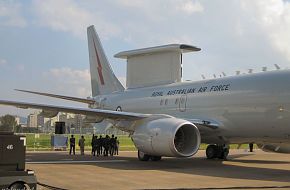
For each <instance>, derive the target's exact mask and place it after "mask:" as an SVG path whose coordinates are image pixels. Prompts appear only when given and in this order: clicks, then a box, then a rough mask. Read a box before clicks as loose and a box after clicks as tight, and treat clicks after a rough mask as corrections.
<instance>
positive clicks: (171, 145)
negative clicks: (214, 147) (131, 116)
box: [132, 118, 200, 157]
mask: <svg viewBox="0 0 290 190" xmlns="http://www.w3.org/2000/svg"><path fill="white" fill-rule="evenodd" d="M132 140H133V142H134V144H135V146H136V147H137V149H138V150H139V151H142V152H144V153H146V154H148V155H153V156H170V157H189V156H192V155H194V154H195V153H196V152H197V151H198V149H199V146H200V133H199V130H198V128H197V127H196V126H195V125H194V124H192V123H190V122H188V121H186V120H183V119H177V118H161V119H154V120H149V121H145V122H143V124H141V125H138V126H137V127H136V129H135V132H134V133H133V135H132Z"/></svg>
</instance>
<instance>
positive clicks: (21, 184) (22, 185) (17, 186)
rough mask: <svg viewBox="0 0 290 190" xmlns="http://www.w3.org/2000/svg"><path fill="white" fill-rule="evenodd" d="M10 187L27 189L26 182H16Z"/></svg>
mask: <svg viewBox="0 0 290 190" xmlns="http://www.w3.org/2000/svg"><path fill="white" fill-rule="evenodd" d="M9 189H11V190H12V189H21V190H27V189H28V188H27V186H26V185H25V184H24V183H21V182H16V183H13V184H12V185H10V187H9Z"/></svg>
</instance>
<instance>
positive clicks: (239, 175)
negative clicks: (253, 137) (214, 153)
mask: <svg viewBox="0 0 290 190" xmlns="http://www.w3.org/2000/svg"><path fill="white" fill-rule="evenodd" d="M243 156H246V155H244V154H243V155H234V157H235V158H238V157H243ZM118 159H120V160H126V161H127V162H122V163H85V164H89V165H97V166H98V167H104V168H110V169H119V170H160V171H166V172H174V173H183V174H192V175H203V176H211V177H223V178H233V179H247V180H264V181H273V182H290V179H289V176H290V170H284V169H275V168H260V167H253V166H237V165H230V164H227V161H220V160H208V159H206V158H200V157H199V158H164V159H162V160H161V161H158V162H153V161H148V162H141V161H139V160H137V159H136V158H132V157H129V158H128V157H118ZM229 161H230V162H235V163H238V162H240V163H257V164H288V162H281V161H262V160H240V159H238V160H235V159H234V158H233V157H232V156H230V157H229Z"/></svg>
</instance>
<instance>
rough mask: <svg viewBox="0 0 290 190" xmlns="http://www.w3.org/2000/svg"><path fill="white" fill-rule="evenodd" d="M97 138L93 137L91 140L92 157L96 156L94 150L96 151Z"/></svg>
mask: <svg viewBox="0 0 290 190" xmlns="http://www.w3.org/2000/svg"><path fill="white" fill-rule="evenodd" d="M98 140H99V139H98V136H97V135H96V136H94V138H93V139H92V151H93V153H92V154H93V156H96V150H97V146H98V145H97V143H98Z"/></svg>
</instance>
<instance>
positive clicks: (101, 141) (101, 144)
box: [99, 135, 104, 154]
mask: <svg viewBox="0 0 290 190" xmlns="http://www.w3.org/2000/svg"><path fill="white" fill-rule="evenodd" d="M99 145H100V154H104V153H103V148H104V138H103V137H102V135H100V138H99Z"/></svg>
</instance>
